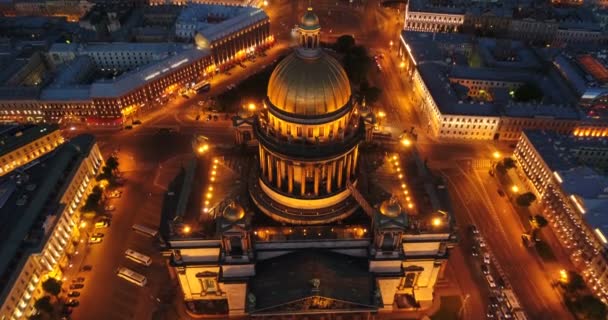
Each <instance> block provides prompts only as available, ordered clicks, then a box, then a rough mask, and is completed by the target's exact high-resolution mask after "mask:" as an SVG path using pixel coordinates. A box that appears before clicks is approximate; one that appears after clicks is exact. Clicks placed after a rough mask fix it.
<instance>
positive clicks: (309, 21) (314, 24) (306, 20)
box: [300, 7, 321, 30]
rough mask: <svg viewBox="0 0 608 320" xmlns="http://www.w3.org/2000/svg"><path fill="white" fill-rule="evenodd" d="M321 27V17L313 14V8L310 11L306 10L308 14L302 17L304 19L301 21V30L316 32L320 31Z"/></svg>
mask: <svg viewBox="0 0 608 320" xmlns="http://www.w3.org/2000/svg"><path fill="white" fill-rule="evenodd" d="M320 27H321V26H320V24H319V17H318V16H317V15H316V14H315V13H314V12H312V8H310V7H309V8H308V10H306V13H305V14H304V15H303V16H302V19H301V20H300V28H302V29H305V30H316V29H319V28H320Z"/></svg>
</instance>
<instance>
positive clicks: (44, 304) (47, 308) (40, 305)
mask: <svg viewBox="0 0 608 320" xmlns="http://www.w3.org/2000/svg"><path fill="white" fill-rule="evenodd" d="M34 307H35V308H36V309H37V310H40V311H43V312H46V313H51V312H53V304H52V303H51V297H50V296H44V297H42V298H40V299H38V300H36V302H35V303H34Z"/></svg>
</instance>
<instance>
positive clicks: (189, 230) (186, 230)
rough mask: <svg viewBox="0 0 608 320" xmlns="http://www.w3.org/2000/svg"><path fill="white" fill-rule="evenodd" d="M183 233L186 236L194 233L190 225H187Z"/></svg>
mask: <svg viewBox="0 0 608 320" xmlns="http://www.w3.org/2000/svg"><path fill="white" fill-rule="evenodd" d="M182 231H183V232H184V234H189V233H190V232H191V231H192V228H190V226H189V225H185V226H184V228H183V229H182Z"/></svg>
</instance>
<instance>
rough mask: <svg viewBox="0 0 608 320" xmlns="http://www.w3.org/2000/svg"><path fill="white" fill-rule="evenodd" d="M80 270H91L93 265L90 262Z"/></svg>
mask: <svg viewBox="0 0 608 320" xmlns="http://www.w3.org/2000/svg"><path fill="white" fill-rule="evenodd" d="M80 270H82V271H91V270H93V266H92V265H90V264H87V265H84V266H83V267H82V268H80Z"/></svg>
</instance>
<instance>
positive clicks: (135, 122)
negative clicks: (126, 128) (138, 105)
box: [133, 119, 141, 125]
mask: <svg viewBox="0 0 608 320" xmlns="http://www.w3.org/2000/svg"><path fill="white" fill-rule="evenodd" d="M133 124H134V125H138V124H141V120H137V119H136V120H133Z"/></svg>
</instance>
